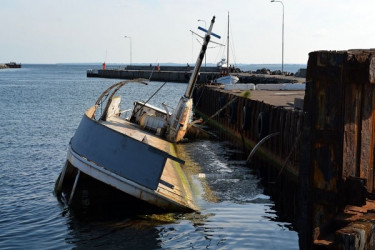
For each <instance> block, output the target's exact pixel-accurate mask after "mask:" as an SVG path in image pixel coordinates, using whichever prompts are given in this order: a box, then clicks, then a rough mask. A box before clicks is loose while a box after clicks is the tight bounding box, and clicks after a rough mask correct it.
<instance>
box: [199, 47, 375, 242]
mask: <svg viewBox="0 0 375 250" xmlns="http://www.w3.org/2000/svg"><path fill="white" fill-rule="evenodd" d="M271 79H272V78H271ZM284 81H285V79H284ZM293 85H297V84H293ZM303 85H305V87H306V88H305V90H298V89H293V88H292V90H281V89H274V90H257V88H255V90H250V91H249V90H239V89H236V88H227V87H223V86H219V85H207V84H205V85H203V84H202V85H199V86H197V87H196V88H195V91H194V95H193V98H194V104H195V107H194V112H195V115H196V116H197V117H200V118H202V119H203V121H204V123H205V124H207V125H208V126H210V127H212V128H214V129H216V130H217V131H218V135H219V136H220V137H221V138H223V139H225V140H230V141H233V142H234V144H235V145H237V146H238V148H239V149H242V150H243V151H244V152H246V155H248V157H247V163H248V165H249V166H250V167H252V168H254V169H256V170H257V171H258V172H259V173H260V175H261V177H262V180H263V182H265V183H267V185H265V188H266V189H267V188H270V189H273V191H274V192H277V193H278V194H279V196H278V197H279V198H277V199H279V201H280V202H279V204H280V207H281V208H280V209H281V210H282V211H283V212H285V213H286V214H287V216H288V217H289V218H290V219H291V220H292V222H293V225H294V227H295V228H296V229H297V231H298V234H299V246H300V248H301V249H317V248H319V249H374V248H375V180H374V176H375V172H374V155H375V112H374V110H375V50H348V51H317V52H311V53H310V54H309V60H308V67H307V75H306V82H305V83H304V84H303ZM249 89H254V88H249Z"/></svg>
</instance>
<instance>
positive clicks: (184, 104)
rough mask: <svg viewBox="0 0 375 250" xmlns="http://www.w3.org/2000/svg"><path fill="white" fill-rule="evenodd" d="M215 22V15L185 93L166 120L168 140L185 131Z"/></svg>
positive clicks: (173, 140) (176, 140)
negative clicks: (196, 84) (194, 91)
mask: <svg viewBox="0 0 375 250" xmlns="http://www.w3.org/2000/svg"><path fill="white" fill-rule="evenodd" d="M214 23H215V16H214V17H213V18H212V20H211V25H210V27H209V29H208V30H207V32H206V36H205V37H204V42H203V45H202V49H201V51H200V53H199V56H198V59H197V62H196V63H195V68H194V71H193V73H192V74H191V77H190V80H189V83H188V86H187V88H186V92H185V95H184V96H182V97H181V98H180V101H179V102H178V104H177V107H176V109H175V111H174V113H173V114H172V116H171V117H170V118H169V120H168V127H167V132H166V138H167V140H168V141H170V142H179V141H181V140H182V139H183V138H184V136H185V134H186V131H187V128H188V124H189V119H190V115H191V112H192V109H193V99H192V98H191V96H192V94H193V89H194V86H195V83H196V81H197V78H198V73H199V69H200V67H201V65H202V62H203V58H204V54H205V53H206V49H207V45H208V43H209V42H210V38H211V34H212V35H215V34H213V33H212V28H213V26H214Z"/></svg>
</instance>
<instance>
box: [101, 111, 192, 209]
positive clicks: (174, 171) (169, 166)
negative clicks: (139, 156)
mask: <svg viewBox="0 0 375 250" xmlns="http://www.w3.org/2000/svg"><path fill="white" fill-rule="evenodd" d="M101 123H102V124H103V125H105V126H107V127H109V128H111V129H113V130H115V131H117V132H120V133H122V134H125V135H127V136H130V137H132V138H134V139H136V140H138V141H143V142H145V143H147V144H149V145H150V146H153V147H155V148H158V149H160V150H163V151H164V152H166V153H168V154H170V155H172V156H175V157H177V156H176V153H175V152H174V145H173V144H172V143H170V142H168V141H166V140H163V139H161V138H160V137H158V136H156V135H154V134H152V133H149V132H147V131H144V130H143V129H141V128H140V126H138V125H137V124H133V123H130V122H129V121H127V120H125V119H123V118H120V117H110V118H108V119H107V121H101ZM182 171H183V170H182V169H181V168H180V164H179V163H177V162H175V161H173V160H171V159H167V161H166V164H165V167H164V170H163V172H162V175H161V179H160V182H159V185H158V188H157V189H156V190H155V192H157V193H158V194H159V195H161V196H164V197H168V198H169V199H171V200H173V201H174V202H177V203H179V204H182V205H183V206H187V207H189V208H191V209H193V210H197V209H196V208H195V205H194V203H193V201H192V199H193V197H192V194H191V191H190V187H189V184H188V182H187V180H186V179H185V178H186V177H185V175H184V173H183V172H182Z"/></svg>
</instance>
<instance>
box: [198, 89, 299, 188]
mask: <svg viewBox="0 0 375 250" xmlns="http://www.w3.org/2000/svg"><path fill="white" fill-rule="evenodd" d="M229 102H231V103H230V105H228V106H227V107H225V108H224V109H223V111H222V112H220V113H219V114H218V115H216V116H214V117H213V118H211V119H209V120H208V124H209V125H210V126H212V127H215V128H218V133H219V134H220V136H221V137H222V138H224V139H227V140H231V141H233V142H234V143H235V144H236V145H239V147H240V148H242V149H243V150H244V151H246V152H247V153H249V152H250V150H251V149H252V148H253V147H254V146H255V145H256V144H257V143H258V142H259V141H260V140H261V139H262V138H264V137H265V136H266V135H269V134H272V133H276V132H279V133H280V134H279V135H277V136H275V137H273V138H271V139H269V140H267V141H266V142H265V143H264V144H263V147H261V148H260V149H259V155H260V156H261V158H263V159H265V160H267V161H269V163H271V164H272V165H274V166H275V167H276V168H278V169H281V168H284V169H285V171H287V172H288V173H289V174H290V176H291V177H292V178H294V179H295V181H296V180H297V177H298V165H299V158H300V153H299V147H298V143H299V137H300V134H301V129H302V125H303V118H304V116H303V112H302V111H299V110H294V109H285V108H282V107H278V106H273V105H270V104H267V103H264V102H259V101H255V100H252V99H251V97H250V98H247V97H242V96H240V95H238V94H235V93H231V92H228V91H224V90H220V89H218V88H213V87H210V86H202V87H201V88H197V89H196V91H195V92H194V103H195V113H196V114H197V115H199V116H202V117H203V118H204V119H208V118H209V117H211V116H213V115H214V114H215V113H216V112H217V111H218V110H220V109H222V108H223V107H224V106H225V105H226V104H227V103H229ZM286 159H287V161H286Z"/></svg>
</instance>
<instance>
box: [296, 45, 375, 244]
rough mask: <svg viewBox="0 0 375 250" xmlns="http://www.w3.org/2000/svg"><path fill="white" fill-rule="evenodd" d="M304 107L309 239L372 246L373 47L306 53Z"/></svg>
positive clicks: (374, 96)
mask: <svg viewBox="0 0 375 250" xmlns="http://www.w3.org/2000/svg"><path fill="white" fill-rule="evenodd" d="M304 107H305V108H304V111H305V114H306V116H308V120H309V121H310V124H306V129H305V130H304V132H306V136H305V137H304V138H305V140H304V141H302V143H305V145H309V146H308V147H305V148H304V150H303V152H302V154H301V158H303V159H304V160H303V161H302V162H301V171H302V172H304V173H305V174H306V177H305V178H309V177H310V178H309V179H306V181H307V182H309V183H311V185H310V187H308V188H309V189H307V190H306V191H310V192H309V193H310V197H308V198H310V200H311V207H309V208H305V209H306V210H305V211H301V212H306V213H307V214H310V216H311V220H312V228H311V229H312V230H313V231H312V233H313V241H314V243H315V244H316V245H328V246H334V247H338V248H344V249H349V248H350V249H353V248H356V249H357V248H358V247H359V246H362V247H359V248H360V249H373V248H374V247H375V241H374V239H375V235H374V231H375V230H374V228H375V217H374V214H373V212H374V211H375V210H374V209H375V206H373V205H372V204H373V202H371V199H373V198H374V191H375V187H374V174H375V173H374V153H375V150H374V143H375V112H374V110H375V50H349V51H340V52H335V51H319V52H313V53H310V56H309V62H308V70H307V88H306V97H305V106H304ZM303 156H307V157H303ZM302 180H303V179H301V181H302ZM364 205H366V206H367V207H368V208H367V209H366V211H365V212H363V213H361V212H354V211H360V210H361V209H359V208H360V207H362V206H364ZM348 206H351V209H350V210H348ZM350 211H352V212H350ZM371 211H372V212H371ZM354 214H356V218H354ZM344 217H346V219H343V218H344ZM358 221H362V222H363V223H362V222H361V223H362V224H361V223H360V224H361V225H362V226H360V225H359V222H358ZM364 224H366V226H365V225H364ZM343 225H344V226H343ZM310 233H311V232H310ZM310 233H309V234H310ZM333 234H334V237H333V236H332V235H333Z"/></svg>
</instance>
